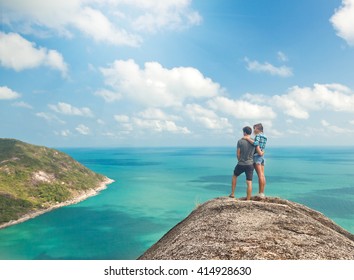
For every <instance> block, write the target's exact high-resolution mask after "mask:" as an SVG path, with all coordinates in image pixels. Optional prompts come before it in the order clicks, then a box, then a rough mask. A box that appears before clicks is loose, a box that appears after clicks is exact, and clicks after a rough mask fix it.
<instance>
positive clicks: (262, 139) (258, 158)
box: [230, 123, 267, 200]
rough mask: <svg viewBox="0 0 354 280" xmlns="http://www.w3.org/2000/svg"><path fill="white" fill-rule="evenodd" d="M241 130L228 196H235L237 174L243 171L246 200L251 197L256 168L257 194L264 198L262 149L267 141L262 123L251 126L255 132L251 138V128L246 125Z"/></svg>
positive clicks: (264, 182) (264, 180)
mask: <svg viewBox="0 0 354 280" xmlns="http://www.w3.org/2000/svg"><path fill="white" fill-rule="evenodd" d="M242 130H243V137H242V138H241V139H240V140H239V141H238V142H237V159H238V163H237V165H236V167H235V169H234V175H233V176H232V184H231V194H230V197H232V198H234V197H235V190H236V183H237V178H238V176H240V175H241V174H242V173H245V174H246V184H247V200H250V199H251V195H252V178H253V171H254V169H256V172H257V175H258V184H259V194H258V196H259V197H261V198H264V197H265V195H264V188H265V184H266V179H265V175H264V149H265V146H266V143H267V137H266V136H265V135H264V134H263V125H262V124H261V123H258V124H255V125H254V126H253V130H254V134H255V138H254V139H252V138H251V134H252V128H250V127H249V126H246V127H244V128H243V129H242Z"/></svg>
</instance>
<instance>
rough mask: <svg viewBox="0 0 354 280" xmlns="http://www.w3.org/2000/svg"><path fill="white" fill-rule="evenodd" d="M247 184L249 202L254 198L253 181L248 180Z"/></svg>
mask: <svg viewBox="0 0 354 280" xmlns="http://www.w3.org/2000/svg"><path fill="white" fill-rule="evenodd" d="M246 184H247V200H251V196H252V181H250V180H246Z"/></svg>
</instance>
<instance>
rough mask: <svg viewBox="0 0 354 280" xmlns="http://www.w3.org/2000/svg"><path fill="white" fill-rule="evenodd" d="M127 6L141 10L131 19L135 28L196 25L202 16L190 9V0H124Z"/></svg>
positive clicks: (153, 28)
mask: <svg viewBox="0 0 354 280" xmlns="http://www.w3.org/2000/svg"><path fill="white" fill-rule="evenodd" d="M122 2H124V3H125V4H129V6H131V7H134V8H136V9H138V10H140V11H141V12H142V14H141V15H138V17H136V18H135V19H134V20H133V26H134V28H135V29H137V30H142V31H148V32H156V31H158V30H161V29H180V28H183V27H188V26H191V25H198V24H200V23H201V21H202V17H201V16H200V14H199V13H198V12H196V11H193V10H191V9H190V7H189V6H190V3H191V1H190V0H165V1H154V0H125V1H122Z"/></svg>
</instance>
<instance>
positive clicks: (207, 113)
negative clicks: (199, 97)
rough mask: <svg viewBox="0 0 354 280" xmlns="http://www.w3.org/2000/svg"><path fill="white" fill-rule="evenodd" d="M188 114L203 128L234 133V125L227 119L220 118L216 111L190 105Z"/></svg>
mask: <svg viewBox="0 0 354 280" xmlns="http://www.w3.org/2000/svg"><path fill="white" fill-rule="evenodd" d="M186 113H187V115H188V116H189V117H190V118H191V119H192V120H193V121H194V122H197V123H199V124H201V125H202V126H203V127H206V128H208V129H212V130H224V131H225V132H232V125H231V124H230V123H229V121H228V119H227V118H222V117H219V116H218V115H217V114H216V113H215V112H214V111H212V110H209V109H205V108H203V107H202V106H200V105H198V104H188V105H187V106H186Z"/></svg>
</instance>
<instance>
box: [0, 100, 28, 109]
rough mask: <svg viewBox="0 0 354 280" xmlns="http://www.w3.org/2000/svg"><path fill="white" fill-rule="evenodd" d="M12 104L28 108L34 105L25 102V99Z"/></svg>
mask: <svg viewBox="0 0 354 280" xmlns="http://www.w3.org/2000/svg"><path fill="white" fill-rule="evenodd" d="M0 99H1V98H0ZM12 106H15V107H20V108H26V109H33V107H32V106H31V105H30V104H28V103H26V102H23V101H20V102H15V103H13V104H12Z"/></svg>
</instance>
